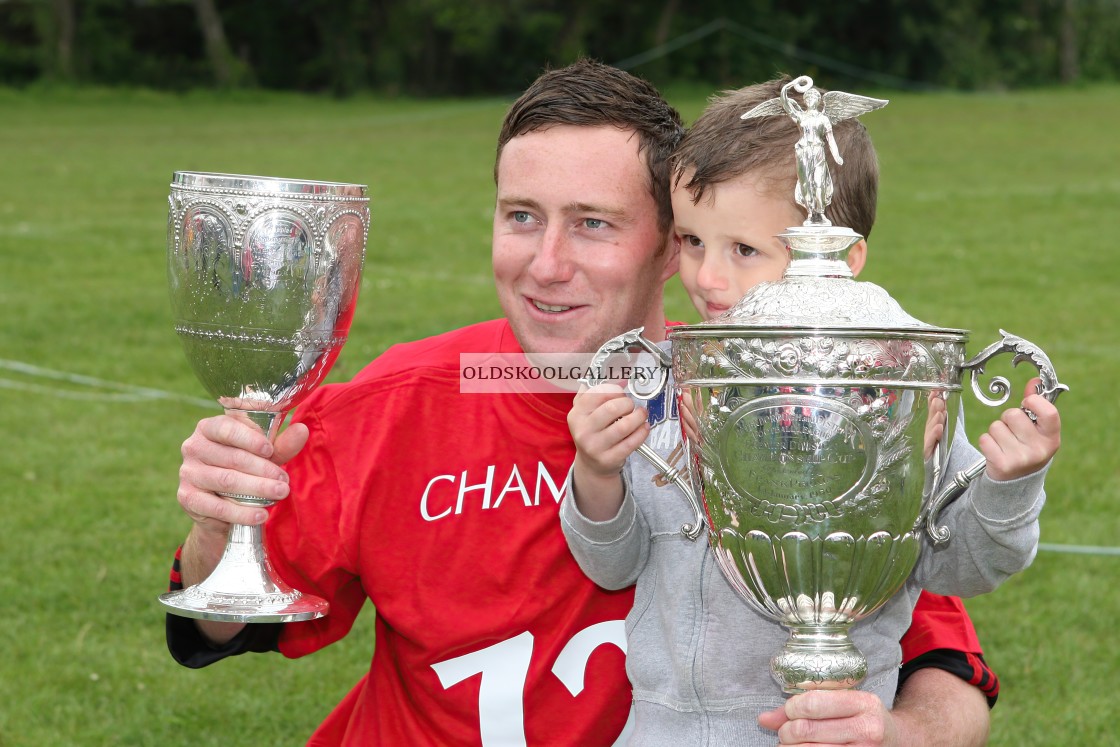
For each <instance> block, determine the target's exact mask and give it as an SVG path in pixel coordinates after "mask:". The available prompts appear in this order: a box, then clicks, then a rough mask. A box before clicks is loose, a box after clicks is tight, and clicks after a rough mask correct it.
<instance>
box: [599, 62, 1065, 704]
mask: <svg viewBox="0 0 1120 747" xmlns="http://www.w3.org/2000/svg"><path fill="white" fill-rule="evenodd" d="M791 89H792V91H791ZM792 92H797V93H801V94H803V95H804V98H803V101H804V105H803V106H802V105H800V104H798V103H797V101H796V100H794V99H793V97H792ZM886 103H887V102H886V101H882V100H879V99H869V98H867V97H863V96H854V95H852V94H846V93H842V92H836V91H833V92H829V93H826V94H824V95H823V96H822V95H821V94H820V92H819V91H816V90H815V89H814V88H813V87H812V80H811V79H809V78H807V77H805V76H802V77H801V78H798V79H796V80H794V81H791V82H790V83H789V84H787V85H786V86H785V87H784V88H783V90H782V94H781V97H780V98H775V99H772V100H771V101H768V102H766V103H764V104H761V105H760V106H758V107H756V108H755V109H753V110H751V111H750V112H747V113H746V114H745V115H744V118H746V117H755V116H772V115H782V114H785V115H788V116H790V117H791V118H792V119H793V120H794V121H795V122H796V123H797V124H798V125H799V126H800V128H801V139H800V140H799V142H798V143H797V146H796V157H797V171H798V184H797V191H796V199H797V201H798V203H799V204H801V205H802V206H803V207H804V208H805V210H806V212H807V214H808V217H807V219H806V221H805V222H804V223H803V224H802V225H801V226H796V227H793V228H789V229H787V232H786V233H784V234H782V238H783V239H784V240H785V242H786V245H787V247H788V248H789V250H790V256H791V261H790V265H789V267H788V268H787V270H786V273H785V276H784V277H783V278H782V279H781V280H780V281H777V282H772V283H761V284H759V285H757V286H755V287H754V288H753V289H752V290H751V291H749V292H748V293H747V294H746V295H745V296H743V298H742V299H741V300H740V301H739V302H738V303H737V304H736V305H735V306H734V307H733V308H731V309H730V310H728V311H727V312H725V313H724V314H722V315H721V316H719V317H716V318H714V319H711V320H709V321H707V322H703V323H700V324H694V325H685V326H677V327H672V328H670V330H669V332H668V338H669V341H670V343H671V347H672V355H671V357H670V356H667V355H666V354H665V353H664V351H662V350H660V349H659V348H658V347H657V346H656V345H654V344H653V343H651V342H649V341H648V340H646V339H644V338H642V337H641V336H640V335H641V330H640V329H639V330H633V331H631V332H628V333H626V334H623V335H620V336H619V337H616V338H614V339H613V340H611V341H608V342H607V343H606V344H605V345H604V346H603V347H602V348H601V349H600V351H599V352H598V353H597V354H596V357H595V359H593V362H592V366H591V370H592V371H595V370H598V369H600V368H601V367H602V365H601V364H602V362H603V361H604V360H606V358H608V357H609V356H612V355H617V354H620V353H622V352H623V351H627V350H632V349H634V348H641V349H644V351H645V352H647V353H652V354H653V355H655V356H656V357H658V358H659V359H660V360H661V362H662V365H663V366H666V367H667V366H668V362H669V361H671V366H672V373H673V378H674V381H675V387H676V397H677V404H678V411H679V413H680V416H681V426H682V432H683V443H684V450H685V460H686V464H687V467H686V470H685V471H684V472H679V471H678V470H676V469H674V468H673V467H671V466H670V465H669V464H668V463H666V462H665V461H664V460H663V459H662V458H661V457H660V456H658V455H657V454H656V452H654V451H652V450H651V449H641V450H640V453H642V455H643V456H645V457H646V458H647V459H649V460H650V461H652V462H653V463H654V464H655V465H656V466H657V467H658V468H659V469H660V470H661V471H662V472H663V473H664V475H665V477H666V479H667V480H668V481H670V482H673V483H674V484H675V485H677V486H678V487H680V488H681V490H682V492H684V494H685V496H686V497H687V498H689V500H690V501H691V503H692V508H693V510H694V512H695V521H694V522H693V523H692V524H689V525H686V526H684V527H682V532H683V533H684V534H685V535H686V536H689V537H693V536H697V535H698V534H699V533H700V532H701V531H703V528H704V527H706V528H707V535H708V540H709V544H710V546H711V548H712V550H713V552H714V555H715V557H716V561H717V563H718V564H719V566H720V568H721V569H722V571H723V572H724V575H725V576H726V577H727V579H728V581H729V582H730V584H731V586H732V587H733V588H734V589H735V590H736V591H737V592H738V593H739V595H740V596H742V598H743V599H745V600H746V601H747V602H748V603H749V604H750V605H751V606H752V607H753V608H754V609H755V610H757V611H758V612H759V613H761V614H762V615H763V616H765V617H767V618H768V619H770V620H773V621H775V622H778V623H780V624H782V625H783V626H785V627H786V628H787V629H788V630H789V631H790V636H789V639H788V640H787V642H786V644H785V646H784V648H783V650H782V651H780V652H779V653H778V654H777V655H776V656H774V657H773V658H772V659H771V673H772V674H773V676H774V678H775V679H776V680H777V682H778V683H779V684H780V685H781V686H782V689H783V690H784V691H785V692H788V693H796V692H803V691H805V690H812V689H845V688H853V687H855V686H857V685H858V684H859V683H860V681H861V680H862V679H863V678H864V676H865V675H866V671H867V661H866V659H865V657H864V656H863V654H862V653H861V652H860V651H859V649H858V648H857V647H856V645H855V644H854V643H853V642H852V640H851V637H850V635H849V631H850V629H851V626H852V625H853V624H854V623H856V622H858V621H859V620H861V619H863V618H865V617H867V616H868V615H870V614H872V613H873V612H875V611H876V610H877V609H879V608H880V607H881V606H882V605H883V604H885V603H886V602H887V600H889V599H890V597H891V596H893V595H894V594H895V593H896V592H897V591H898V590H899V589H900V588H901V587H902V585H903V584H904V583H905V581H906V579H907V577H908V576H909V575H910V573H911V571H912V570H913V568H914V566H915V564H916V562H917V560H918V555H919V553H920V552H921V551H922V546H923V544H925V543H926V540H924V539H923V537H922V533H923V530H924V531H925V533H926V534H928V538H929V539H928V541H929V542H931V543H932V544H934V545H936V544H941V543H944V542H947V541H948V540H949V537H948V532H947V530H946V528H945V527H941V526H938V514H939V512H940V511H941V509H942V508H944V507H945V506H946V505H948V504H949V503H950V502H951V501H952V500H954V499H955V498H956V497H958V496H959V495H960V494H961V493H962V492H963V490H964V488H965V487H966V486H967V485H968V483H969V481H970V480H972V479H974V478H975V477H976V476H977V475H979V474H980V473H981V472H982V471H983V469H984V462H983V460H981V461H980V462H979V463H978V464H976V465H973V466H972V467H971V468H969V469H967V470H965V471H963V472H961V473H960V474H959V475H955V476H953V477H952V478H950V479H947V480H946V479H943V477H944V475H943V473H944V469H945V467H946V465H947V462H948V456H949V447H950V445H951V439H952V437H953V434H954V431H955V425H956V419H957V415H958V411H959V408H958V404H959V397H960V392H961V388H962V387H961V380H962V375H963V374H964V372H966V371H967V372H970V373H971V375H972V388H973V390H974V393H975V394H976V395H977V397H978V398H979V399H980V400H981V401H982V402H984V403H985V404H987V405H991V406H998V405H1001V404H1003V403H1004V402H1005V401H1006V400H1007V398H1008V395H1009V393H1010V387H1009V385H1008V382H1007V381H1006V379H1003V378H1002V377H997V378H996V379H994V380H993V381H992V382H991V384H990V386H989V391H990V392H991V393H992V394H993V395H995V396H994V397H992V398H989V397H987V396H985V394H984V393H982V392H981V390H980V388H979V384H978V379H977V375H978V374H980V373H982V372H983V367H984V365H985V364H986V363H987V361H988V360H989V359H991V358H993V357H994V356H996V355H998V354H1000V353H1004V352H1006V353H1010V354H1012V355H1014V362H1015V363H1019V362H1020V361H1022V360H1028V361H1030V362H1031V363H1033V364H1034V365H1035V366H1036V367H1037V368H1038V369H1039V372H1040V378H1041V382H1042V384H1041V390H1042V391H1041V393H1042V394H1043V395H1044V396H1046V397H1047V398H1048V399H1050V400H1051V401H1053V400H1054V399H1056V398H1057V396H1058V395H1059V394H1060V393H1061V392H1062V391H1064V390H1066V387H1065V386H1064V385H1063V384H1060V383H1059V382H1058V380H1057V376H1056V374H1055V372H1054V369H1053V366H1052V365H1051V363H1050V361H1049V359H1048V358H1047V357H1046V355H1045V354H1044V353H1043V352H1042V351H1041V350H1039V349H1038V348H1037V347H1036V346H1034V345H1032V344H1031V343H1029V342H1027V341H1025V340H1022V339H1021V338H1018V337H1015V336H1013V335H1009V334H1007V333H1003V339H1001V340H1000V341H998V342H996V343H994V344H993V345H991V346H989V347H988V348H986V349H985V350H984V351H982V352H981V353H980V354H979V355H977V356H976V357H975V358H973V359H972V360H969V361H967V362H966V361H965V344H966V343H967V341H968V333H967V332H966V331H964V330H959V329H945V328H939V327H934V326H931V325H928V324H925V323H923V322H921V321H919V320H917V319H914V318H913V317H911V316H909V315H908V314H906V312H904V311H903V310H902V308H901V307H900V306H899V305H898V303H897V302H895V301H894V299H892V298H891V297H890V296H889V295H888V294H887V293H886V291H884V290H883V289H882V288H880V287H878V286H876V285H873V284H871V283H867V282H857V281H855V280H854V279H853V278H852V273H851V271H850V269H849V268H848V266H847V264H846V262H845V257H846V255H847V252H848V250H849V249H850V248H851V247H852V246H853V245H854V244H855V243H856V242H858V241H859V240H860V239H861V238H862V237H861V236H860V235H859V234H857V233H856V232H854V231H852V230H851V229H850V228H843V227H835V226H832V225H831V223H830V222H829V220H828V219H827V218H826V217H825V208H826V207H827V205H828V204H829V201H830V199H831V194H832V182H831V178H830V175H829V173H828V166H827V163H826V161H825V156H824V147H825V142H826V141H827V143H828V145H829V146H830V149H831V150H832V152H833V155H834V157H836V156H837V155H838V154H837V153H836V145H835V142H834V140H833V138H832V131H831V125H832V123H834V122H836V121H839V120H841V119H845V118H848V117H851V116H857V115H858V114H860V113H862V112H866V111H870V110H872V109H877V108H879V107H881V106H883V105H885V104H886ZM836 160H837V162H838V163H841V161H840V159H839V158H836ZM588 383H590V384H595V383H599V380H597V379H594V378H592V379H589V380H588ZM630 391H631V393H632V394H634V395H635V396H637V397H639V398H642V399H648V398H650V397H652V396H654V395H655V394H656V393H657V392H652V393H651V392H649V391H648V390H646V391H639V390H637V389H635V388H634V386H633V382H632V383H631V386H630ZM938 400H940V402H938ZM934 408H936V410H937V411H939V412H940V411H944V413H945V415H946V416H947V422H946V423H945V425H944V430H943V433H942V434H941V436H940V437H928V435H929V434H927V424H932V423H934V422H936V418H935V417H933V412H934ZM1028 414H1030V413H1028ZM936 432H937V431H936V430H935V429H931V430H930V431H929V433H936ZM941 484H946V485H947V487H944V488H942V489H941V490H940V491H938V490H937V489H936V488H937V486H938V485H941Z"/></svg>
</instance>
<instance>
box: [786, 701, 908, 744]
mask: <svg viewBox="0 0 1120 747" xmlns="http://www.w3.org/2000/svg"><path fill="white" fill-rule="evenodd" d="M785 715H786V717H787V718H788V719H789V721H788V722H786V723H784V724H782V725H781V727H780V728H779V729H778V740H779V742H780V743H781V744H884V743H885V742H886V741H887V738H888V731H889V729H890V725H889V723H888V719H889V718H890V714H889V713H888V712H887V710H886V708H885V707H884V706H883V704H882V702H881V701H880V700H879V698H878V697H876V696H875V695H873V694H872V693H868V692H863V691H859V690H849V691H823V690H815V691H812V692H808V693H801V694H800V695H795V696H793V697H792V698H790V699H789V700H787V701H786V704H785Z"/></svg>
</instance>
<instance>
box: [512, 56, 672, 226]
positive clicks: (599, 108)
mask: <svg viewBox="0 0 1120 747" xmlns="http://www.w3.org/2000/svg"><path fill="white" fill-rule="evenodd" d="M556 125H578V126H581V127H597V126H612V127H618V128H619V129H622V130H633V131H634V132H635V133H637V136H638V152H639V153H642V154H644V155H645V162H646V166H647V168H648V170H649V189H650V193H651V194H652V195H653V199H654V201H655V202H656V203H657V215H658V226H659V228H660V229H661V231H662V233H668V231H669V230H670V228H671V226H672V224H673V205H672V202H671V201H670V199H669V195H670V185H669V178H670V170H669V157H670V156H671V155H672V153H673V150H674V149H675V148H676V147H677V143H679V142H680V139H681V136H682V135H683V134H684V126H683V124H682V123H681V116H680V114H678V113H677V110H676V109H674V108H673V107H671V106H669V104H668V103H667V102H666V101H665V99H663V98H662V97H661V94H660V93H658V91H657V89H656V88H654V87H653V86H652V85H650V84H649V83H648V82H646V81H644V80H642V79H641V78H637V77H635V76H633V75H631V74H630V73H627V72H624V71H622V70H619V69H618V68H614V67H611V66H610V65H604V64H602V63H601V62H596V61H594V60H588V59H583V60H579V61H578V62H575V63H573V64H571V65H568V66H567V67H563V68H560V69H559V70H549V71H547V72H545V73H543V74H542V75H541V76H540V77H539V78H537V79H536V80H535V81H534V82H533V84H532V85H531V86H529V88H528V89H527V90H526V91H525V93H523V94H522V95H521V97H520V98H518V99H517V101H515V102H514V103H513V106H511V107H510V109H509V111H508V112H507V113H506V118H505V121H504V122H503V123H502V131H501V133H500V134H499V135H498V153H497V157H496V158H495V159H494V181H495V182H497V179H498V164H499V163H500V162H501V159H502V149H503V148H504V147H505V144H506V143H508V142H509V141H510V140H511V139H513V138H515V137H517V136H518V135H524V134H526V133H529V132H534V131H536V130H544V129H548V128H549V127H554V126H556Z"/></svg>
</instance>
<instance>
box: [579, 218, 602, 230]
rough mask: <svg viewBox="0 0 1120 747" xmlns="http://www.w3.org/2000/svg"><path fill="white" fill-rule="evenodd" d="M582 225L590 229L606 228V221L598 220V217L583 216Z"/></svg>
mask: <svg viewBox="0 0 1120 747" xmlns="http://www.w3.org/2000/svg"><path fill="white" fill-rule="evenodd" d="M583 225H585V226H587V227H588V228H592V229H600V228H606V226H607V222H606V221H605V220H600V219H599V218H585V219H584V221H583Z"/></svg>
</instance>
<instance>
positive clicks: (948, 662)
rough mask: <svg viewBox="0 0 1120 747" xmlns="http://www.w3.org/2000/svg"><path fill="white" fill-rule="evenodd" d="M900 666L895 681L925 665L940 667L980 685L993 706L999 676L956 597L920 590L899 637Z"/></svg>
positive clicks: (901, 679)
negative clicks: (900, 644)
mask: <svg viewBox="0 0 1120 747" xmlns="http://www.w3.org/2000/svg"><path fill="white" fill-rule="evenodd" d="M901 643H902V670H901V671H900V672H899V677H898V685H899V687H900V688H901V687H902V683H903V682H905V681H906V678H907V677H909V676H910V675H911V674H913V673H914V672H916V671H918V670H919V669H924V668H926V667H935V668H937V669H943V670H945V671H946V672H949V673H950V674H955V675H956V676H958V677H960V678H961V679H963V680H965V681H966V682H968V683H969V684H970V685H973V686H975V687H977V688H979V689H980V691H981V692H983V693H984V695H985V697H987V699H988V705H989V707H990V706H994V705H995V703H996V698H997V697H999V677H997V676H996V673H995V672H993V671H992V669H991V667H989V666H988V664H987V662H985V661H984V652H983V651H982V650H981V648H980V639H979V638H978V637H977V636H976V629H975V628H974V627H973V626H972V620H970V619H969V617H968V612H966V611H965V608H964V604H963V603H962V602H961V600H960V599H958V598H957V597H945V596H941V595H939V594H930V593H929V592H926V591H923V592H922V593H921V595H920V596H919V597H918V603H917V605H915V607H914V617H913V620H912V621H911V623H910V629H909V630H907V631H906V635H904V636H903V637H902V641H901Z"/></svg>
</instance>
